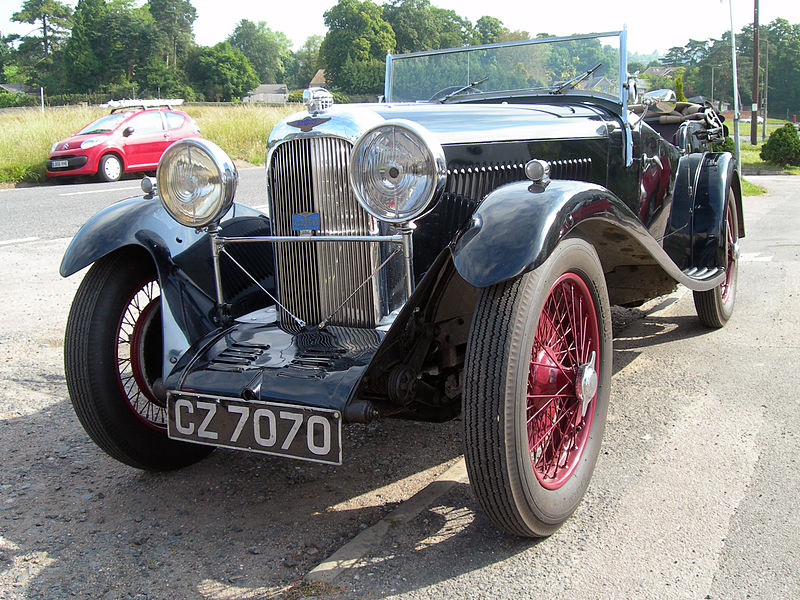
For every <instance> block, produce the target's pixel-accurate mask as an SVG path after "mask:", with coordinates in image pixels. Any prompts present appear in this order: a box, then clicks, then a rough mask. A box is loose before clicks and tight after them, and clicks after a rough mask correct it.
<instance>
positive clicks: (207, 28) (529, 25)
mask: <svg viewBox="0 0 800 600" xmlns="http://www.w3.org/2000/svg"><path fill="white" fill-rule="evenodd" d="M22 1H23V0H0V33H2V34H4V35H5V34H7V33H12V32H15V33H21V34H26V33H29V32H30V30H31V26H30V25H20V24H19V23H13V22H11V20H10V19H11V15H12V14H13V13H14V12H16V11H17V10H19V7H20V6H21V5H22ZM384 1H385V0H378V2H377V3H378V4H381V3H383V2H384ZM732 1H733V20H734V31H735V32H737V33H738V32H739V31H741V29H742V27H743V26H744V25H745V24H747V23H752V21H753V0H732ZM67 4H71V5H73V6H74V5H75V4H77V0H67ZM192 4H193V5H194V6H195V8H196V9H197V20H196V21H195V23H194V33H195V40H196V41H197V42H198V43H199V44H201V45H204V46H210V45H213V44H216V43H217V42H220V41H222V40H224V39H225V38H226V37H227V36H228V35H230V33H231V32H232V31H233V29H234V27H235V26H236V23H238V22H239V21H240V20H241V19H249V20H251V21H255V22H258V21H265V22H266V23H267V26H268V27H269V28H270V29H272V30H274V31H281V32H283V33H284V34H286V36H287V37H288V38H289V39H290V40H292V42H293V44H294V49H297V48H298V47H300V46H301V45H302V44H303V42H304V41H305V40H306V38H307V37H308V36H309V35H314V34H319V35H324V34H325V24H324V22H323V18H322V15H323V13H324V12H325V11H326V10H328V9H329V8H330V7H331V6H333V5H335V4H336V0H299V1H295V2H291V1H288V2H287V1H276V0H267V1H266V2H264V1H258V2H254V1H251V0H229V1H227V2H221V1H220V0H192ZM431 4H433V5H434V6H438V7H439V8H445V9H450V10H454V11H455V12H456V13H457V14H458V15H460V16H462V17H466V18H467V19H469V20H470V21H472V22H473V23H475V21H477V20H478V19H479V18H480V17H482V16H483V15H486V14H488V15H490V16H493V17H497V18H498V19H500V20H501V21H502V22H503V24H504V25H505V26H506V27H508V28H509V29H512V30H513V29H521V30H524V31H528V32H529V33H532V34H536V33H541V32H547V33H550V34H553V35H569V34H572V33H591V32H601V31H616V30H619V29H621V28H622V27H623V25H627V27H628V49H629V50H630V51H632V52H638V53H640V54H650V53H653V52H658V53H659V54H660V55H663V54H665V53H666V51H667V50H669V48H671V47H673V46H684V45H686V43H687V42H688V41H689V39H690V38H692V39H697V40H707V39H709V38H717V39H718V38H720V37H721V36H722V33H723V32H724V31H727V30H728V29H730V12H729V5H728V0H725V1H724V2H721V1H720V0H672V1H671V2H669V3H655V2H651V1H649V0H639V1H637V2H632V1H631V0H601V1H600V2H598V1H597V0H565V1H564V2H560V3H557V4H555V6H556V7H558V6H560V7H561V8H562V9H563V10H562V11H558V10H554V8H553V6H554V5H551V4H550V3H545V2H541V1H540V2H527V3H526V2H521V1H520V0H431ZM659 4H660V5H661V6H663V7H664V8H663V9H662V10H658V8H657V7H658V6H659ZM539 12H540V13H541V14H538V13H539ZM565 14H567V15H568V16H569V18H564V15H565ZM777 17H783V18H784V19H787V20H788V21H789V22H790V23H800V1H798V0H760V2H759V21H760V22H761V24H766V23H769V22H770V21H772V20H774V19H775V18H777Z"/></svg>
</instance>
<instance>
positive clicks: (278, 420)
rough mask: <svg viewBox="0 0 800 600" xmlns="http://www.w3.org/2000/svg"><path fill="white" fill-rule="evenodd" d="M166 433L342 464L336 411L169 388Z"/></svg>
mask: <svg viewBox="0 0 800 600" xmlns="http://www.w3.org/2000/svg"><path fill="white" fill-rule="evenodd" d="M167 436H168V437H170V438H171V439H174V440H182V441H186V442H192V443H195V444H205V445H208V446H218V447H221V448H232V449H234V450H245V451H249V452H259V453H262V454H273V455H276V456H286V457H290V458H298V459H300V460H308V461H312V462H319V463H326V464H332V465H340V464H342V415H341V413H340V412H339V411H337V410H332V409H327V408H316V407H309V406H299V405H295V404H283V403H279V402H263V401H260V400H258V401H256V400H252V401H251V400H241V399H239V398H227V397H219V396H211V395H207V394H197V393H187V392H169V393H168V395H167Z"/></svg>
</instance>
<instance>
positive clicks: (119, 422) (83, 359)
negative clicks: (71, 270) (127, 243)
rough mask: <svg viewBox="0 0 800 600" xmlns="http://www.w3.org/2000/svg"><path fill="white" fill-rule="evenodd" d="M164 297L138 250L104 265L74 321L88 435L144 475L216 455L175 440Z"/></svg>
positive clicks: (73, 388) (76, 376) (75, 363)
mask: <svg viewBox="0 0 800 600" xmlns="http://www.w3.org/2000/svg"><path fill="white" fill-rule="evenodd" d="M161 301H162V298H161V290H160V287H159V284H158V281H157V278H156V270H155V265H154V264H153V262H152V260H151V259H150V257H149V256H148V255H147V254H146V253H144V252H140V251H137V250H134V249H127V250H121V251H118V252H116V253H113V254H111V255H108V256H106V257H104V258H102V259H100V260H99V261H97V262H96V263H95V264H94V265H93V266H92V268H91V269H89V271H88V273H86V275H85V277H84V278H83V281H82V282H81V285H80V286H79V287H78V291H77V293H76V294H75V299H74V300H73V301H72V308H71V309H70V312H69V318H68V319H67V328H66V333H65V336H64V373H65V375H66V379H67V388H68V389H69V395H70V399H71V400H72V406H73V408H74V409H75V414H76V415H77V416H78V419H79V420H80V422H81V425H83V428H84V429H85V430H86V432H87V433H88V434H89V436H90V437H91V438H92V439H93V440H94V442H95V443H96V444H97V445H98V446H99V447H100V448H102V449H103V450H104V451H105V452H106V453H107V454H108V455H109V456H111V457H113V458H115V459H117V460H119V461H120V462H123V463H125V464H127V465H131V466H132V467H136V468H139V469H152V470H166V469H176V468H179V467H183V466H186V465H189V464H192V463H194V462H197V461H198V460H200V459H201V458H203V457H204V456H206V455H208V454H209V453H210V452H211V451H212V450H213V447H211V446H199V445H195V444H189V443H186V442H181V441H176V440H172V439H170V438H169V437H167V430H166V425H167V413H166V408H165V405H164V400H163V394H162V395H161V397H159V394H157V393H156V392H155V390H154V384H155V383H156V381H157V380H158V379H159V378H160V377H161V376H162V368H163V366H162V358H163V352H164V350H163V341H162V338H163V333H162V318H161V314H162V306H161Z"/></svg>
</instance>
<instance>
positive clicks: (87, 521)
mask: <svg viewBox="0 0 800 600" xmlns="http://www.w3.org/2000/svg"><path fill="white" fill-rule="evenodd" d="M242 174H243V180H246V179H249V178H250V177H252V178H253V181H254V182H256V183H255V185H256V186H257V184H261V186H262V191H261V192H258V191H253V192H248V193H247V197H252V198H254V199H257V198H263V171H262V170H261V169H254V170H252V171H243V172H242ZM751 179H752V180H753V181H755V182H756V183H759V184H761V185H765V186H766V187H767V188H768V189H769V190H770V194H769V195H768V196H764V197H757V198H746V199H745V209H744V214H745V222H746V226H747V237H746V238H745V239H744V240H743V241H742V256H741V262H740V270H739V287H738V298H737V306H736V309H735V313H734V315H733V317H732V319H731V321H730V322H729V323H728V325H727V326H726V327H725V328H723V329H721V330H717V331H709V330H707V329H704V328H702V327H701V326H700V325H699V323H698V321H697V319H696V317H695V313H694V307H693V305H692V297H691V294H690V293H680V292H679V293H678V294H675V295H673V296H670V297H668V298H666V299H664V300H663V301H662V302H660V303H656V304H655V305H654V306H652V307H651V309H650V310H649V312H648V313H647V314H644V315H640V316H641V317H642V318H639V319H636V320H634V321H633V322H632V323H631V324H630V325H628V326H627V327H625V328H624V329H621V328H620V329H617V330H616V331H615V339H614V345H615V356H614V371H615V376H614V380H613V384H612V396H611V404H610V410H609V421H608V426H607V430H606V437H605V439H604V442H603V450H602V453H601V457H600V460H599V462H598V465H597V469H596V471H595V474H594V477H593V480H592V483H591V485H590V487H589V491H588V493H587V496H586V498H585V499H584V501H583V503H582V504H581V506H580V507H579V509H578V511H577V512H576V514H575V515H574V516H573V518H572V519H570V520H569V521H568V522H567V523H566V524H565V525H564V526H563V527H562V528H561V529H560V530H559V531H557V532H556V533H555V534H554V535H552V536H551V537H550V538H547V539H545V540H540V541H535V542H531V541H527V540H520V539H517V538H513V537H510V536H507V535H505V534H502V533H500V532H498V531H497V530H495V529H494V528H493V527H492V525H491V524H489V523H488V522H487V521H486V520H485V519H483V517H482V516H481V515H480V512H479V510H478V507H477V504H476V502H475V500H474V498H473V496H472V494H471V492H470V489H469V485H468V484H466V483H458V484H455V485H453V486H451V487H450V488H449V491H447V493H445V494H444V495H442V496H439V497H438V498H437V499H435V500H433V501H432V502H431V503H430V504H429V505H427V506H425V507H423V509H422V511H421V512H419V513H418V514H416V515H415V516H413V517H412V518H409V519H408V520H405V521H403V522H401V521H396V522H394V523H393V524H392V523H390V526H389V527H388V528H387V529H386V530H385V531H384V532H383V534H382V535H381V536H379V537H376V541H375V543H374V544H373V545H372V546H370V547H369V549H368V552H367V553H366V554H365V555H364V557H363V558H362V559H361V560H360V561H359V562H357V563H356V564H355V566H353V567H352V568H350V569H347V570H346V571H344V573H343V574H342V575H341V576H340V577H339V578H338V579H336V580H335V581H334V582H333V583H332V585H324V586H319V585H312V584H306V583H303V580H302V577H303V575H305V574H306V573H307V572H308V571H309V570H311V569H312V568H313V567H314V566H316V565H317V564H319V563H320V562H322V561H323V560H324V559H325V558H326V557H328V556H330V555H331V554H333V553H334V552H336V551H337V550H340V549H341V548H343V547H347V545H348V540H351V539H352V538H353V536H355V535H356V534H358V533H359V532H361V531H370V530H371V526H373V525H374V524H375V523H378V522H379V521H380V520H381V518H382V517H385V516H386V515H387V514H389V512H390V511H391V510H392V509H395V508H397V507H398V506H399V507H402V506H403V502H402V501H403V500H405V499H407V498H409V497H410V496H412V495H413V494H414V493H415V492H417V491H418V490H420V489H421V488H423V487H424V486H425V485H426V484H427V483H428V482H430V481H431V480H432V479H433V478H435V477H436V476H437V475H438V474H439V473H441V472H443V471H444V470H445V469H447V468H448V467H449V466H450V465H453V464H454V463H455V464H457V463H458V452H459V450H458V448H459V443H460V442H459V438H460V430H459V423H451V424H446V425H443V426H424V427H418V426H415V425H413V424H406V423H399V424H398V423H389V422H387V423H385V424H382V425H380V426H370V428H353V429H352V430H351V431H349V433H348V438H347V439H346V441H345V445H346V447H347V448H348V449H349V454H350V459H349V460H348V461H347V462H346V464H345V465H344V466H343V467H340V468H332V467H327V466H319V465H298V464H296V463H293V462H291V461H284V460H278V459H275V460H273V459H269V458H263V457H253V456H249V455H242V454H238V453H233V452H226V451H223V452H215V453H214V455H212V456H211V457H210V458H209V459H207V460H206V461H203V462H202V463H200V464H199V465H196V466H194V467H191V468H189V469H185V470H183V471H180V472H179V473H175V474H169V475H146V474H141V473H138V472H136V471H134V470H132V469H128V468H127V467H124V466H122V465H119V464H117V463H115V462H114V461H113V460H111V459H109V458H108V457H106V456H105V455H104V454H102V453H101V452H100V451H99V450H97V448H96V447H95V446H94V445H93V444H92V443H91V442H89V441H88V440H87V438H86V436H85V434H84V433H83V431H82V430H81V429H80V426H79V425H78V423H77V421H76V419H75V418H74V415H73V414H72V412H71V408H70V407H69V403H68V400H67V395H66V389H65V386H64V381H63V374H62V370H61V360H62V359H61V350H60V347H61V339H62V336H63V327H64V321H65V318H66V313H67V310H68V307H69V302H70V298H71V295H72V294H73V293H74V289H75V287H76V286H77V284H78V281H79V279H80V275H78V276H75V277H72V278H69V279H66V280H63V279H60V278H59V277H58V275H57V272H56V270H57V265H58V261H59V260H60V253H61V252H63V250H64V248H65V245H66V243H67V239H66V238H67V237H68V236H70V235H72V233H74V231H75V230H77V228H78V226H79V223H80V222H81V221H82V217H79V216H78V215H77V214H75V213H78V212H80V213H81V214H82V215H83V214H84V213H85V214H86V215H88V214H89V213H91V212H93V211H94V210H95V209H96V208H99V207H102V206H104V205H106V204H108V203H110V202H113V201H115V200H118V199H120V198H122V197H123V195H124V194H132V193H135V190H124V189H121V190H119V191H118V192H114V194H119V196H116V195H114V196H113V197H112V195H111V194H109V195H106V194H104V193H101V192H100V191H99V190H100V187H98V186H109V188H113V189H118V188H124V187H130V186H133V185H135V182H134V183H131V182H129V181H123V182H120V183H117V184H90V185H88V184H87V185H76V186H47V187H38V188H32V189H28V190H11V191H2V192H0V207H2V214H3V216H4V223H5V225H6V227H5V228H4V229H3V231H2V232H0V262H2V264H3V268H4V274H3V279H2V280H3V284H4V291H5V292H6V294H7V299H6V300H5V301H4V302H3V303H1V304H0V382H2V385H0V464H2V465H3V468H2V469H0V598H3V599H4V600H5V598H26V599H27V598H56V597H78V598H96V597H100V598H126V599H134V598H135V599H136V600H145V599H149V600H153V599H160V598H204V599H213V600H217V599H229V600H230V599H237V598H242V599H244V598H247V599H255V598H276V597H280V596H281V594H282V593H287V594H289V596H288V597H291V598H297V597H298V595H305V596H307V597H312V596H320V597H324V598H336V599H342V600H343V599H349V598H365V599H370V598H373V599H377V598H380V599H383V598H403V599H412V598H413V599H417V598H419V599H423V598H425V599H427V598H443V599H448V600H449V599H453V600H454V599H461V598H487V599H495V598H498V599H509V600H510V599H515V600H516V599H520V598H524V599H528V598H530V599H533V598H576V599H583V598H586V599H590V598H675V599H678V598H681V599H682V598H726V599H727V598H734V599H737V598H796V597H800V548H799V547H798V544H797V532H798V531H800V510H798V508H800V506H798V505H799V504H800V501H798V498H800V433H799V432H800V416H798V414H799V409H800V399H798V396H797V392H796V390H795V389H794V378H795V377H796V375H795V373H796V371H797V369H796V367H795V366H793V365H794V363H793V358H794V355H795V352H798V351H800V339H799V337H798V336H800V328H798V325H797V324H798V322H800V283H799V282H800V241H799V238H798V234H797V232H798V231H800V210H799V207H798V204H797V198H798V197H800V178H796V177H752V178H751ZM244 185H247V184H244ZM73 190H74V191H75V192H80V193H82V192H87V191H88V192H94V191H95V190H98V192H97V193H90V194H82V195H79V196H61V195H58V194H60V193H72V191H73ZM251 193H252V195H251ZM259 202H260V201H259V200H254V201H251V202H249V203H250V204H251V205H256V206H258V205H259ZM95 203H96V204H95ZM90 205H91V206H90ZM26 237H31V238H38V239H35V240H30V241H27V242H18V243H6V244H3V242H4V241H5V242H8V241H9V240H14V239H24V238H26ZM398 503H399V504H398ZM392 514H394V513H392Z"/></svg>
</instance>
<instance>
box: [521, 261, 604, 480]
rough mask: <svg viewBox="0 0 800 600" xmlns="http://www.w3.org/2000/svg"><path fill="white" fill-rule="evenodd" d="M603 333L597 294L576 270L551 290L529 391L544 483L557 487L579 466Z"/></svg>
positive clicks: (537, 465) (531, 430) (531, 440)
mask: <svg viewBox="0 0 800 600" xmlns="http://www.w3.org/2000/svg"><path fill="white" fill-rule="evenodd" d="M598 339H599V331H598V327H597V316H596V311H595V307H594V302H593V301H592V296H591V294H590V293H589V289H588V288H587V287H586V284H585V283H584V281H583V280H582V279H581V278H580V277H579V276H578V275H576V274H575V273H565V274H564V275H562V276H561V277H559V278H558V279H557V280H556V282H555V283H554V284H553V287H552V288H551V289H550V292H549V294H548V296H547V299H546V300H545V302H544V306H543V307H542V312H541V314H540V315H539V322H538V324H537V326H536V334H535V336H534V340H533V349H532V351H531V359H530V368H529V371H528V389H527V410H526V415H527V428H528V447H529V449H530V455H531V463H532V464H533V470H534V473H535V474H536V478H537V480H538V481H539V483H540V484H541V485H542V486H543V487H545V488H547V489H549V490H555V489H558V488H560V487H561V486H562V485H564V484H565V483H566V482H567V480H568V479H569V478H570V476H571V475H572V473H573V472H574V471H575V467H576V466H577V465H578V464H579V462H580V459H581V455H582V454H583V450H584V448H585V447H586V440H587V439H588V437H589V431H590V430H591V425H592V418H593V416H594V407H595V402H594V399H595V397H596V395H597V371H596V364H597V361H598V360H599V352H600V349H599V344H598Z"/></svg>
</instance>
